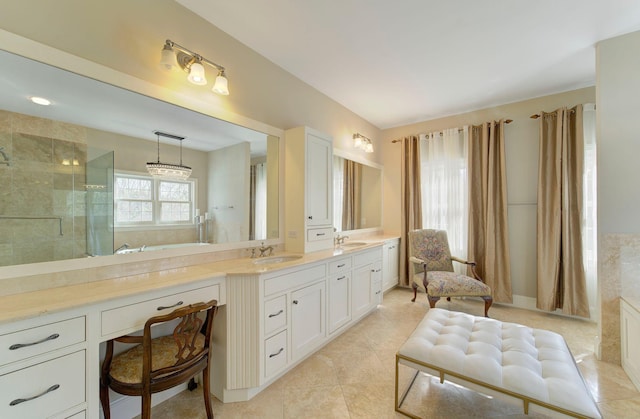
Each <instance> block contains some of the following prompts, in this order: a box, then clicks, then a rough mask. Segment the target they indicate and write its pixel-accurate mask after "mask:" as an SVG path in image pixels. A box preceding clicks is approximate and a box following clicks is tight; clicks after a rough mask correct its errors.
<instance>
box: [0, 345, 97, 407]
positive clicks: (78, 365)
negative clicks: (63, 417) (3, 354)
mask: <svg viewBox="0 0 640 419" xmlns="http://www.w3.org/2000/svg"><path fill="white" fill-rule="evenodd" d="M85 387H86V386H85V351H78V352H74V353H72V354H69V355H65V356H62V357H60V358H56V359H52V360H50V361H47V362H43V363H41V364H36V365H33V366H31V367H28V368H24V369H21V370H18V371H15V372H12V373H9V374H5V375H3V376H0V417H1V418H44V417H50V416H53V415H55V414H56V413H59V412H62V411H64V410H67V409H70V408H72V407H73V406H76V405H78V404H80V403H84V401H85V391H86V388H85ZM11 403H13V404H14V405H13V406H11Z"/></svg>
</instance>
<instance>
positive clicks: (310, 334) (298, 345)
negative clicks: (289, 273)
mask: <svg viewBox="0 0 640 419" xmlns="http://www.w3.org/2000/svg"><path fill="white" fill-rule="evenodd" d="M325 287H326V281H320V282H316V283H315V284H313V285H309V286H306V287H304V288H302V289H298V290H296V291H294V292H292V293H291V360H292V361H296V360H298V359H300V358H302V357H304V356H305V355H307V354H309V353H310V352H311V351H313V350H314V349H316V348H317V347H318V346H319V345H320V344H321V343H322V341H324V338H325V336H326V327H325Z"/></svg>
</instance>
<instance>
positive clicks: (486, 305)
mask: <svg viewBox="0 0 640 419" xmlns="http://www.w3.org/2000/svg"><path fill="white" fill-rule="evenodd" d="M482 299H483V300H484V317H489V307H491V304H493V297H491V296H490V295H488V296H486V297H482Z"/></svg>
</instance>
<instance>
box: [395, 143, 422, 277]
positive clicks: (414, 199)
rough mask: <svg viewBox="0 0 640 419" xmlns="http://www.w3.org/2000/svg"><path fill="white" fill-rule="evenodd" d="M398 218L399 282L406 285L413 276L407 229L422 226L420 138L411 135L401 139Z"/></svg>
mask: <svg viewBox="0 0 640 419" xmlns="http://www.w3.org/2000/svg"><path fill="white" fill-rule="evenodd" d="M401 159H402V162H401V170H402V173H401V200H402V214H401V220H400V230H401V231H400V235H401V238H402V239H401V240H400V284H401V285H402V286H405V287H408V286H410V285H411V278H413V266H412V265H413V264H412V263H409V247H408V244H407V242H408V237H409V231H411V230H415V229H420V228H422V204H421V201H422V200H421V198H420V139H419V138H418V137H417V136H415V135H413V136H409V137H405V138H403V139H402V155H401Z"/></svg>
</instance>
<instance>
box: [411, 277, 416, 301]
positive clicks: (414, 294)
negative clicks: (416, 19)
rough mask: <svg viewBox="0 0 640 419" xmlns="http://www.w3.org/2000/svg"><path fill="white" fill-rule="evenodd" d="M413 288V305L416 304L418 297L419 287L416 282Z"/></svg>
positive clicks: (412, 284)
mask: <svg viewBox="0 0 640 419" xmlns="http://www.w3.org/2000/svg"><path fill="white" fill-rule="evenodd" d="M411 288H413V298H412V299H411V302H412V303H415V302H416V297H417V296H418V286H417V285H416V283H415V282H412V283H411Z"/></svg>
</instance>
